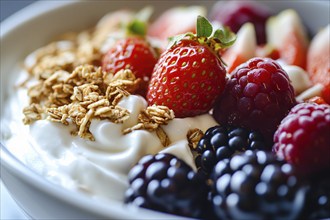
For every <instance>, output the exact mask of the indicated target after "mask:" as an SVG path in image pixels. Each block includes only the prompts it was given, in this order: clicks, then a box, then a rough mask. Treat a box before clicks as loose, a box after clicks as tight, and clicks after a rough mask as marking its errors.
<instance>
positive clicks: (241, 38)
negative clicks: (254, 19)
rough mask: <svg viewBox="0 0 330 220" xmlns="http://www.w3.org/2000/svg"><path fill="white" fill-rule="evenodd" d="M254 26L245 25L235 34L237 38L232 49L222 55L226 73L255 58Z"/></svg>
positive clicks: (250, 24)
mask: <svg viewBox="0 0 330 220" xmlns="http://www.w3.org/2000/svg"><path fill="white" fill-rule="evenodd" d="M255 33H256V32H255V29H254V25H253V24H252V23H245V24H244V25H243V26H242V27H241V28H240V29H239V31H238V32H237V35H236V36H237V38H236V41H235V43H234V45H233V46H232V47H230V48H229V49H228V50H227V51H225V52H224V54H223V55H222V59H223V61H225V63H226V64H227V71H228V73H231V72H232V71H233V70H234V69H235V68H236V67H237V66H239V65H240V64H241V63H244V62H245V61H248V60H249V59H251V58H253V57H255V52H256V49H257V40H256V34H255Z"/></svg>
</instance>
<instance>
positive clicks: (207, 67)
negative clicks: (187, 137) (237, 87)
mask: <svg viewBox="0 0 330 220" xmlns="http://www.w3.org/2000/svg"><path fill="white" fill-rule="evenodd" d="M196 30H197V35H194V34H191V33H190V34H186V35H182V36H181V37H180V38H179V39H177V40H178V41H177V43H176V44H174V45H173V46H172V47H170V48H169V49H168V50H166V51H165V52H164V53H163V54H162V55H161V58H160V59H159V61H158V63H157V64H156V66H155V69H154V72H153V75H152V78H151V80H150V85H149V89H148V93H147V100H148V102H149V105H153V104H157V105H166V106H167V107H169V108H171V109H172V110H173V111H174V113H175V116H176V117H189V116H195V115H199V114H203V113H205V112H207V111H209V110H210V109H211V108H212V105H213V103H214V101H215V99H216V97H217V96H218V95H220V94H221V93H222V91H223V89H224V87H225V82H226V70H225V68H224V65H223V63H222V62H221V60H220V57H218V55H217V54H218V50H219V49H220V48H222V47H226V46H229V45H231V44H232V43H233V42H234V40H235V37H234V35H233V33H231V32H229V31H228V30H226V31H227V32H226V31H223V30H217V31H215V32H214V35H213V36H211V34H212V32H213V30H212V25H211V24H210V23H209V21H208V20H206V19H205V18H204V17H201V16H198V18H197V28H196ZM220 36H221V37H222V39H220ZM187 37H188V39H187Z"/></svg>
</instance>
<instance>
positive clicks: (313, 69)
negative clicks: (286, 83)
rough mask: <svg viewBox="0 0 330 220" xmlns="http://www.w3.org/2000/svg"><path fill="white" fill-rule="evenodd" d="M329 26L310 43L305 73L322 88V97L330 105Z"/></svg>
mask: <svg viewBox="0 0 330 220" xmlns="http://www.w3.org/2000/svg"><path fill="white" fill-rule="evenodd" d="M329 32H330V25H328V26H327V27H326V28H324V29H322V30H321V31H320V32H319V33H317V35H315V36H314V38H313V39H312V41H311V44H310V46H309V49H308V54H307V72H308V73H309V75H310V78H311V80H312V82H313V83H314V84H316V83H320V84H322V85H323V86H324V89H323V91H322V97H323V98H324V99H325V101H326V102H327V103H330V50H329V48H330V35H329Z"/></svg>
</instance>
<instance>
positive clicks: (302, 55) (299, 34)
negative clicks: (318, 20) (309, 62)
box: [266, 9, 309, 69]
mask: <svg viewBox="0 0 330 220" xmlns="http://www.w3.org/2000/svg"><path fill="white" fill-rule="evenodd" d="M266 34H267V43H268V44H270V45H272V46H273V47H275V48H276V49H277V51H278V52H279V56H280V59H281V60H283V61H284V62H285V63H287V64H289V65H296V66H300V67H302V68H303V69H305V68H306V56H307V48H308V43H309V42H308V38H307V33H306V30H305V28H304V26H303V24H302V22H301V19H300V17H299V15H298V14H297V12H296V11H294V10H292V9H287V10H284V11H282V12H281V13H279V14H278V15H277V16H273V17H270V18H269V19H268V20H267V23H266Z"/></svg>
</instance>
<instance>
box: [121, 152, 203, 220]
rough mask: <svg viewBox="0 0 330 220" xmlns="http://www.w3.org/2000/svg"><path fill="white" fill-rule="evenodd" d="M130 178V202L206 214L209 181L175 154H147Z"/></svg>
mask: <svg viewBox="0 0 330 220" xmlns="http://www.w3.org/2000/svg"><path fill="white" fill-rule="evenodd" d="M128 178H129V183H130V186H129V188H128V189H127V191H126V193H125V202H126V203H132V204H134V205H137V206H140V207H144V208H148V209H153V210H157V211H161V212H167V213H171V214H176V215H182V216H188V217H195V218H198V217H201V216H202V213H203V210H204V209H205V207H204V206H206V203H207V188H206V183H205V180H204V179H203V178H201V177H200V176H199V175H198V174H197V173H196V172H194V171H193V170H192V169H191V168H190V167H189V166H188V165H187V164H186V163H185V162H184V161H182V160H180V159H178V158H176V157H175V156H173V155H171V154H162V153H159V154H156V155H154V156H153V155H147V156H144V157H143V158H142V159H141V160H140V161H139V162H138V164H137V165H135V166H134V167H133V168H132V169H131V170H130V172H129V174H128Z"/></svg>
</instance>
